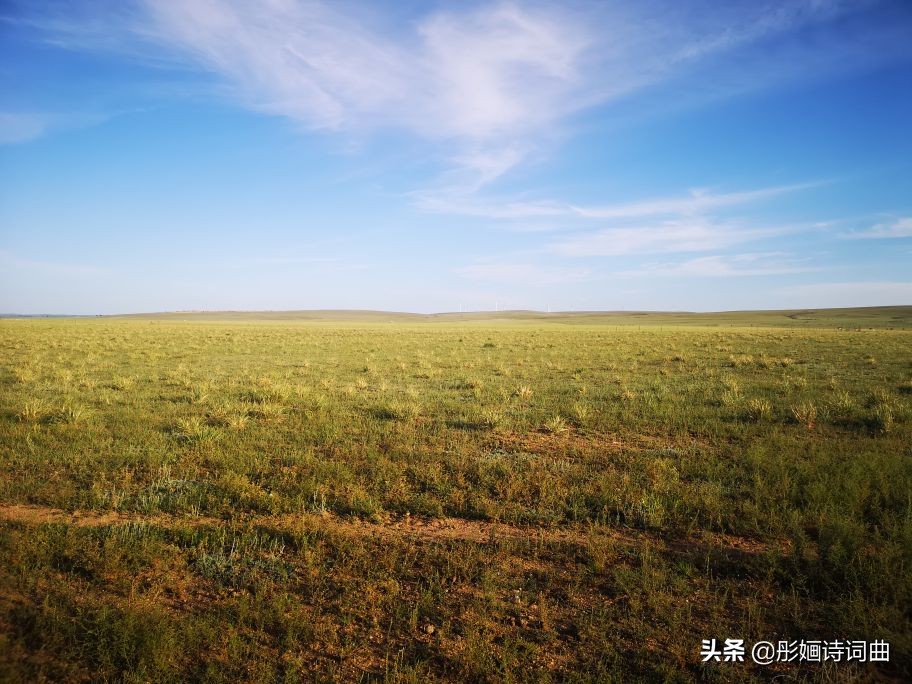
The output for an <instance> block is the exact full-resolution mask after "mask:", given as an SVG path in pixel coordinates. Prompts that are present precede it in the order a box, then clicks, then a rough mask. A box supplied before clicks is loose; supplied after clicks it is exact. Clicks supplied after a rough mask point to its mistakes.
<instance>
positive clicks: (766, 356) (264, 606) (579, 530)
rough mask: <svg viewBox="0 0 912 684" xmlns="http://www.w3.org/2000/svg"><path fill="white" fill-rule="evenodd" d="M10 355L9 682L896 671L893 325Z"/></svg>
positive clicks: (121, 342)
mask: <svg viewBox="0 0 912 684" xmlns="http://www.w3.org/2000/svg"><path fill="white" fill-rule="evenodd" d="M0 358H2V369H0V678H2V679H5V680H21V681H54V682H61V681H89V680H92V681H135V682H139V681H156V682H166V681H186V680H188V679H190V680H202V681H264V682H266V681H299V680H302V679H303V680H318V681H324V680H339V681H392V682H424V681H481V680H483V681H505V682H509V681H542V682H547V681H611V680H616V681H631V680H636V679H647V680H656V679H671V680H683V681H686V680H690V679H701V678H705V679H707V680H709V681H744V680H749V679H758V680H766V679H770V678H773V677H777V676H783V675H784V676H786V677H788V678H792V677H794V678H798V679H809V680H817V681H833V680H834V679H839V680H848V681H851V680H858V681H868V680H871V679H879V680H883V681H900V680H902V679H905V678H908V677H910V676H912V615H910V606H912V307H893V308H880V309H856V310H829V311H827V310H821V311H815V312H807V311H805V312H761V313H731V314H667V315H666V314H623V313H618V314H596V313H592V314H551V315H546V314H533V313H524V312H512V313H500V314H486V315H473V314H464V315H458V314H449V315H439V316H416V315H402V314H384V313H367V312H365V313H347V312H339V313H335V314H331V313H327V312H322V313H320V312H316V313H305V312H290V313H276V314H269V313H264V314H256V315H254V314H230V313H222V314H167V315H165V314H162V315H154V316H133V317H105V318H62V319H4V320H0ZM709 638H715V639H718V640H720V641H723V640H724V639H726V638H737V639H744V640H745V642H746V643H753V642H755V641H757V640H761V639H762V640H769V641H772V642H774V643H775V642H777V641H778V640H787V639H805V640H807V639H821V640H833V639H849V640H851V639H866V640H873V639H884V640H886V641H888V642H889V643H890V644H891V648H892V650H891V658H890V662H889V663H883V664H878V663H863V664H846V663H838V664H837V663H833V662H829V663H824V664H819V663H805V664H802V665H800V666H799V665H797V664H787V663H776V664H773V665H770V666H768V667H760V666H757V665H755V664H753V663H751V662H750V658H748V659H747V662H746V663H724V662H722V663H719V662H709V663H703V662H701V658H700V646H701V642H702V640H703V639H709Z"/></svg>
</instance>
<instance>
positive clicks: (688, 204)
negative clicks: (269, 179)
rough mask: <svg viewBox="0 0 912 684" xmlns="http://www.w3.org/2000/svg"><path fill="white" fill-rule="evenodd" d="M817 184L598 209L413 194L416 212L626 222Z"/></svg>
mask: <svg viewBox="0 0 912 684" xmlns="http://www.w3.org/2000/svg"><path fill="white" fill-rule="evenodd" d="M820 184H821V183H820V182H817V181H815V182H808V183H795V184H792V185H778V186H772V187H767V188H757V189H754V190H743V191H738V192H722V193H720V192H714V191H712V190H707V189H692V190H690V191H689V193H688V194H687V195H683V196H680V197H659V198H654V199H649V200H644V201H641V202H628V203H621V204H613V205H608V206H601V207H588V206H575V205H573V204H570V203H569V202H561V201H558V200H526V199H515V198H514V199H504V198H501V199H491V198H489V199H487V200H479V199H477V198H475V197H473V196H472V195H471V193H468V192H459V191H450V190H444V191H424V192H417V193H413V197H414V199H415V205H416V206H417V207H418V208H419V209H423V210H425V211H431V212H435V213H447V214H461V215H464V216H478V217H484V218H496V219H530V218H542V217H566V218H583V219H629V218H645V217H654V216H657V217H661V216H681V217H685V216H696V215H700V214H703V213H705V212H707V211H709V210H713V209H725V208H730V207H734V206H739V205H743V204H749V203H752V202H761V201H763V200H767V199H772V198H775V197H778V196H780V195H785V194H788V193H791V192H797V191H800V190H805V189H807V188H812V187H816V186H818V185H820Z"/></svg>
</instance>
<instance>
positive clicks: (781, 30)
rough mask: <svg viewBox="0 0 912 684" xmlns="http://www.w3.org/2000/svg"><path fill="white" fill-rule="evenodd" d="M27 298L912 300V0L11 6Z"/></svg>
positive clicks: (573, 303)
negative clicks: (849, 0)
mask: <svg viewBox="0 0 912 684" xmlns="http://www.w3.org/2000/svg"><path fill="white" fill-rule="evenodd" d="M0 36H2V37H0V93H2V95H0V98H2V99H0V311H4V312H19V313H82V314H91V313H118V312H135V311H165V310H198V309H207V310H213V309H316V308H369V309H388V310H409V311H454V310H459V309H460V308H463V309H466V310H487V309H494V308H495V307H500V308H517V309H518V308H529V309H546V308H548V307H550V308H551V309H552V310H559V309H564V310H573V309H588V310H592V309H605V310H621V309H624V310H641V309H650V310H727V309H746V308H797V307H822V306H862V305H879V304H912V268H910V265H912V123H910V122H912V3H909V2H907V1H904V0H898V1H895V2H874V1H871V2H865V1H863V0H854V1H852V2H827V1H826V0H809V1H807V2H801V1H800V0H788V1H786V2H760V1H751V2H740V3H739V2H732V3H718V2H651V1H646V2H636V3H634V2H611V1H608V2H589V3H573V2H562V3H544V2H521V1H518V0H517V1H514V2H442V1H441V2H431V1H427V2H420V1H418V0H415V1H411V2H403V1H400V2H390V3H379V2H355V1H349V0H335V1H333V2H323V1H320V0H315V1H313V2H294V1H292V0H267V1H264V2H259V3H252V2H245V1H242V0H237V1H232V0H138V1H135V2H129V1H118V2H108V3H106V2H98V1H94V2H82V3H80V2H49V3H42V2H34V1H33V2H21V3H20V2H9V1H6V2H3V3H0Z"/></svg>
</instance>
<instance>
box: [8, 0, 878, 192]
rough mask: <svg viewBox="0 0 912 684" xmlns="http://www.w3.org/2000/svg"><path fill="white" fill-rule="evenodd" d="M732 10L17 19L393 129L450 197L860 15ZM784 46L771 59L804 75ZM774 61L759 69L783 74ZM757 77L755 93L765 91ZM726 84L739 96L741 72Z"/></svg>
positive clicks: (506, 8) (141, 7)
mask: <svg viewBox="0 0 912 684" xmlns="http://www.w3.org/2000/svg"><path fill="white" fill-rule="evenodd" d="M736 5H737V6H735V5H732V6H723V7H719V5H718V4H717V3H707V4H705V5H700V4H697V5H695V6H692V7H691V6H688V7H687V8H686V9H684V8H681V7H679V6H678V5H677V4H675V3H663V2H644V3H637V4H635V5H622V4H620V3H583V2H571V3H561V4H557V3H551V4H545V3H539V2H526V1H522V0H505V1H503V2H495V3H491V4H483V5H478V4H475V3H472V4H469V3H465V4H448V5H442V6H437V7H436V8H434V9H432V10H430V11H427V12H424V13H423V14H419V15H417V16H415V15H410V16H408V21H400V22H398V23H397V21H396V19H390V18H388V17H383V16H381V13H380V12H378V11H376V9H375V8H373V7H372V5H371V4H370V3H346V4H345V5H340V4H338V3H332V2H327V1H325V0H311V1H310V2H292V1H291V0H270V1H268V2H259V3H252V2H246V1H245V0H179V1H177V0H135V1H134V2H128V3H116V5H115V6H112V7H107V6H105V9H104V10H103V11H99V10H98V9H97V7H95V6H94V5H93V4H92V3H87V4H85V5H79V4H78V3H77V4H76V7H77V9H71V8H69V6H68V5H63V6H61V7H64V8H66V9H64V10H61V9H60V8H58V9H57V10H56V11H51V10H47V9H45V10H40V11H39V10H34V11H33V13H32V14H31V15H29V16H28V17H17V18H15V20H16V21H18V22H20V23H26V24H28V25H29V26H30V27H31V28H32V29H39V30H41V29H43V30H44V32H45V34H46V35H45V40H47V41H50V42H56V43H57V44H59V45H61V46H63V47H70V48H76V49H86V48H91V47H93V46H94V47H95V48H96V49H102V50H108V51H110V50H117V51H121V52H124V53H125V54H128V55H129V56H131V57H133V58H137V56H138V55H140V54H142V53H145V54H146V55H148V57H149V59H150V61H152V62H155V63H157V64H160V65H172V66H173V65H174V64H179V63H183V64H184V65H185V66H189V67H191V68H196V69H199V70H202V71H205V72H208V73H211V74H213V75H214V76H215V77H216V78H217V80H218V81H219V82H220V83H221V84H222V86H224V87H225V88H226V89H227V92H228V94H229V96H230V97H231V98H233V99H234V100H235V101H237V102H239V103H241V104H243V105H244V106H247V107H250V108H253V109H257V110H260V111H264V112H268V113H271V114H275V115H280V116H284V117H287V118H289V119H291V120H293V121H295V122H297V123H299V124H300V125H303V126H305V127H307V128H310V129H330V130H334V131H349V130H365V129H376V128H389V127H391V128H395V129H401V130H406V131H408V132H410V133H413V134H416V135H418V136H420V137H422V138H425V139H430V140H433V141H436V142H437V143H439V144H440V145H441V146H442V149H441V150H440V151H439V154H440V156H441V158H442V159H444V160H448V161H450V162H452V167H451V168H452V169H453V170H455V171H457V172H461V173H462V174H463V175H465V176H468V178H463V179H460V182H459V184H458V187H461V188H463V189H467V190H470V191H471V190H473V189H475V190H477V189H478V188H479V187H481V186H483V185H485V184H486V183H489V182H491V181H492V180H494V179H496V178H498V177H500V176H501V175H503V174H504V173H506V172H507V171H508V170H509V169H511V168H513V167H515V166H516V165H517V164H519V163H521V162H522V161H523V160H524V159H526V158H528V156H529V154H530V153H532V151H533V150H535V149H537V148H539V147H540V145H541V144H542V141H543V140H546V139H549V138H551V137H553V136H554V135H559V134H560V133H559V131H560V129H561V127H562V126H564V125H565V124H566V123H567V121H568V117H569V116H570V115H573V114H575V113H577V112H579V111H581V110H583V109H586V108H589V107H593V106H596V105H602V104H605V103H609V102H612V101H616V100H618V99H620V98H623V97H627V96H629V95H630V94H631V93H634V92H637V91H639V90H642V89H644V88H646V87H648V86H652V85H655V84H656V83H660V82H663V81H668V80H670V79H673V78H675V77H676V76H678V75H681V74H683V73H689V72H690V71H691V70H692V69H693V68H695V67H696V66H699V65H702V64H704V63H706V62H707V61H710V60H709V58H710V57H711V56H713V55H719V54H723V53H731V52H732V51H736V50H739V49H741V48H744V47H746V46H749V45H751V44H754V43H756V42H758V41H762V40H766V39H770V38H774V37H776V36H780V35H783V34H787V33H788V32H790V31H794V30H796V29H798V28H800V27H803V26H806V25H809V24H814V23H819V22H825V21H829V20H831V19H833V18H834V17H835V16H838V15H840V14H844V13H846V12H849V11H852V9H853V5H852V4H850V3H841V2H820V1H819V0H797V1H796V0H782V1H781V2H771V3H757V4H752V3H751V4H746V5H745V4H741V3H737V4H736ZM93 7H95V11H92V8H93ZM61 14H63V15H65V16H60V15H61ZM394 16H397V15H394ZM850 42H851V41H847V40H844V39H843V40H834V41H833V42H832V44H828V45H825V46H819V45H818V46H816V49H818V50H824V51H826V52H832V51H834V50H835V51H838V50H845V49H846V48H845V45H847V44H848V43H850ZM785 52H787V51H783V52H782V54H781V55H780V57H779V58H778V59H779V60H781V61H785V60H789V61H788V64H789V65H790V69H789V72H791V73H794V72H796V71H800V70H796V69H795V68H794V65H795V63H801V61H800V60H794V59H791V57H790V55H789V54H785ZM870 53H871V51H870V50H868V51H867V52H866V53H865V54H870ZM776 54H777V55H779V54H780V53H778V52H777V53H776ZM878 54H879V52H878ZM767 61H770V58H769V57H767ZM771 61H772V62H773V63H770V64H766V65H764V66H763V68H764V69H765V70H766V71H767V72H769V73H771V74H774V75H776V74H778V75H779V76H778V77H781V74H782V73H784V72H785V70H783V69H779V68H778V67H777V64H778V62H777V61H776V59H773V60H771ZM837 61H839V60H835V59H831V60H829V62H837ZM809 68H810V67H809ZM754 75H755V76H756V77H755V78H752V79H751V83H762V82H764V79H762V78H760V77H759V73H757V74H754ZM717 81H718V82H719V83H722V82H723V80H719V79H716V80H713V79H706V80H705V83H706V84H712V83H715V82H717ZM707 87H710V86H709V85H706V86H705V87H703V88H701V90H704V91H705V90H706V89H707ZM720 87H729V86H728V85H726V86H720ZM733 87H736V88H737V89H744V87H745V85H744V81H743V78H739V79H738V80H737V84H736V86H733ZM451 187H452V186H451Z"/></svg>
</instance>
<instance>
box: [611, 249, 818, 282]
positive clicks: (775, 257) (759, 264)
mask: <svg viewBox="0 0 912 684" xmlns="http://www.w3.org/2000/svg"><path fill="white" fill-rule="evenodd" d="M816 270H819V269H817V268H814V267H810V266H808V265H807V260H806V259H796V258H795V257H794V256H792V255H790V254H787V253H784V252H759V253H748V254H734V255H730V256H725V255H712V256H703V257H697V258H695V259H689V260H688V261H683V262H680V263H675V264H648V265H646V266H644V267H643V268H641V269H638V270H632V271H621V272H619V273H618V275H620V276H628V277H637V276H649V277H676V276H683V277H696V278H732V277H746V276H771V275H786V274H791V273H807V272H810V271H816Z"/></svg>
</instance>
